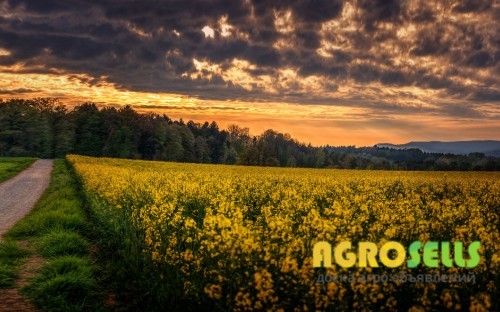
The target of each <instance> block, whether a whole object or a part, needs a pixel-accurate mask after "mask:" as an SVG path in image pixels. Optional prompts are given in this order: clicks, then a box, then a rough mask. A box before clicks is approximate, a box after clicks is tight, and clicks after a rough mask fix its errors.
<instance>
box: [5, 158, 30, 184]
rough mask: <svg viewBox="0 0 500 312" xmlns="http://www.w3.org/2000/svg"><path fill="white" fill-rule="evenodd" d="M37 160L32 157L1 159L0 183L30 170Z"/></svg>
mask: <svg viewBox="0 0 500 312" xmlns="http://www.w3.org/2000/svg"><path fill="white" fill-rule="evenodd" d="M35 160H36V158H31V157H0V183H2V182H4V181H7V180H8V179H10V178H12V177H13V176H15V175H16V174H18V173H19V172H21V171H23V170H24V169H26V168H28V167H29V166H31V164H32V163H34V162H35Z"/></svg>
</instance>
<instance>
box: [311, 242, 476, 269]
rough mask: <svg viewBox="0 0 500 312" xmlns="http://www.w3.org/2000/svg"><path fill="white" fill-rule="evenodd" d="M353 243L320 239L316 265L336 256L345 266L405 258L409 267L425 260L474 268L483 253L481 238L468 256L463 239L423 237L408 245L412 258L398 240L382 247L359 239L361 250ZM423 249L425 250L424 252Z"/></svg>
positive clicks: (395, 264)
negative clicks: (451, 239)
mask: <svg viewBox="0 0 500 312" xmlns="http://www.w3.org/2000/svg"><path fill="white" fill-rule="evenodd" d="M452 246H453V247H452ZM352 247H353V246H352V243H351V242H350V241H343V242H340V243H339V244H337V245H336V246H335V248H332V245H331V244H330V243H328V242H325V241H321V242H317V243H316V244H315V245H314V248H313V266H314V267H315V268H322V267H326V268H328V267H331V266H332V265H333V262H332V260H335V263H336V264H337V265H339V266H341V267H344V268H350V267H353V266H354V265H356V263H357V264H358V267H361V268H363V267H374V268H376V267H379V265H380V264H379V261H378V260H380V262H381V263H382V265H384V266H386V267H389V268H396V267H400V266H402V265H403V264H404V263H405V262H406V265H407V266H408V267H409V268H416V267H417V266H419V265H421V264H422V265H424V266H427V267H429V268H437V267H438V266H439V265H440V264H442V265H444V266H445V267H449V268H452V267H461V268H474V267H476V266H477V265H478V264H479V261H480V260H481V257H480V255H479V248H480V247H481V242H479V241H474V242H472V243H470V244H469V246H468V248H467V254H468V257H466V256H465V255H464V244H463V243H462V242H454V243H451V242H427V243H425V244H422V242H420V241H415V242H413V243H411V244H410V246H409V247H408V253H409V258H408V259H407V252H406V248H405V247H404V246H403V245H402V244H401V243H398V242H394V241H390V242H387V243H385V244H383V245H382V246H381V247H380V249H379V248H378V247H377V244H375V243H373V242H359V243H358V248H357V254H356V253H355V252H353V248H352ZM452 248H453V249H452ZM421 249H422V253H420V250H421ZM452 251H453V252H452ZM394 254H395V256H394ZM377 255H378V260H377ZM390 255H391V256H392V257H390Z"/></svg>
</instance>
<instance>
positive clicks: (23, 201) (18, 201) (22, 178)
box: [0, 159, 54, 241]
mask: <svg viewBox="0 0 500 312" xmlns="http://www.w3.org/2000/svg"><path fill="white" fill-rule="evenodd" d="M53 163H54V162H53V160H48V159H42V160H37V161H36V162H35V163H33V164H32V165H31V166H30V167H29V168H28V169H26V170H24V171H23V172H21V173H19V174H18V175H17V176H15V177H13V178H12V179H10V180H7V181H5V182H3V183H2V184H0V241H2V236H3V234H4V233H5V232H6V231H7V230H8V229H9V228H11V227H12V226H13V225H14V224H15V223H16V222H17V221H18V220H19V219H21V218H22V217H24V216H25V215H26V214H27V213H28V212H30V210H31V209H32V208H33V206H34V205H35V203H36V202H37V201H38V199H39V198H40V196H41V195H42V193H43V191H45V189H46V188H47V186H48V185H49V182H50V173H51V172H52V166H53Z"/></svg>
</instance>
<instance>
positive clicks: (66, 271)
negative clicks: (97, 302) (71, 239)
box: [22, 256, 97, 311]
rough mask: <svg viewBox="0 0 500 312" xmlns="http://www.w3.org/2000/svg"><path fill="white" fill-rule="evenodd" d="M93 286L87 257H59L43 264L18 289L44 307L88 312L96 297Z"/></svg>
mask: <svg viewBox="0 0 500 312" xmlns="http://www.w3.org/2000/svg"><path fill="white" fill-rule="evenodd" d="M96 288H97V284H96V281H95V278H94V269H93V264H92V263H91V262H90V261H89V260H88V259H86V258H80V257H76V256H63V257H59V258H55V259H53V260H52V261H50V262H49V263H48V264H47V265H45V266H44V267H43V268H42V269H41V270H40V272H39V274H38V275H37V276H36V277H35V278H34V279H33V280H32V282H31V284H30V285H28V286H26V287H24V288H23V290H22V291H23V293H25V294H26V295H27V296H28V297H30V298H31V299H32V300H33V302H34V303H35V304H36V305H37V306H40V307H43V309H44V310H49V311H89V310H92V309H93V308H94V306H93V304H91V303H92V301H93V300H92V299H95V297H96V296H97V293H96ZM82 298H83V300H82ZM85 299H87V300H85Z"/></svg>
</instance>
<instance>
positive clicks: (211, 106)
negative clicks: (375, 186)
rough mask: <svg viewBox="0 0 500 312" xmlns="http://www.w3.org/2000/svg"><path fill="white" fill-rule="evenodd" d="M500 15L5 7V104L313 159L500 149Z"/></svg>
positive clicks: (244, 3) (350, 8)
mask: <svg viewBox="0 0 500 312" xmlns="http://www.w3.org/2000/svg"><path fill="white" fill-rule="evenodd" d="M499 16H500V4H499V3H498V2H497V1H416V0H410V1H361V0H359V1H289V2H281V1H280V2H262V1H252V0H241V1H231V2H230V4H227V3H225V2H224V1H216V0H210V1H204V2H199V1H194V2H190V1H187V2H186V1H165V2H155V3H154V4H153V3H142V2H140V1H131V2H127V4H124V3H123V4H122V2H120V1H103V2H102V3H99V2H94V1H79V2H75V3H65V2H59V1H11V0H8V1H7V0H0V98H4V99H8V98H33V97H55V98H58V99H60V101H61V102H62V103H64V104H66V105H67V106H72V105H76V104H80V103H83V102H95V103H97V104H98V105H102V106H104V105H112V106H122V105H131V106H132V107H133V108H134V109H136V110H138V111H140V112H156V113H160V114H166V115H168V116H169V117H171V118H173V119H179V118H182V119H183V120H194V121H197V122H204V121H212V120H214V121H216V122H217V123H218V124H219V126H220V127H221V128H225V127H227V126H228V125H230V124H238V125H240V126H243V127H249V128H250V132H251V133H252V134H259V133H261V132H262V131H264V130H266V129H269V128H272V129H275V130H277V131H280V132H286V133H289V134H291V135H292V136H293V137H294V138H297V139H298V140H299V141H301V142H306V143H309V142H310V143H312V144H313V145H325V144H331V145H357V146H368V145H374V144H377V143H381V142H391V143H405V142H409V141H431V140H441V141H460V140H487V139H498V138H499V134H500V121H499V120H500V75H499V73H500V62H499V60H500V44H499V42H498V38H499V37H500V29H499V26H498V22H497V20H498V17H499Z"/></svg>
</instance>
